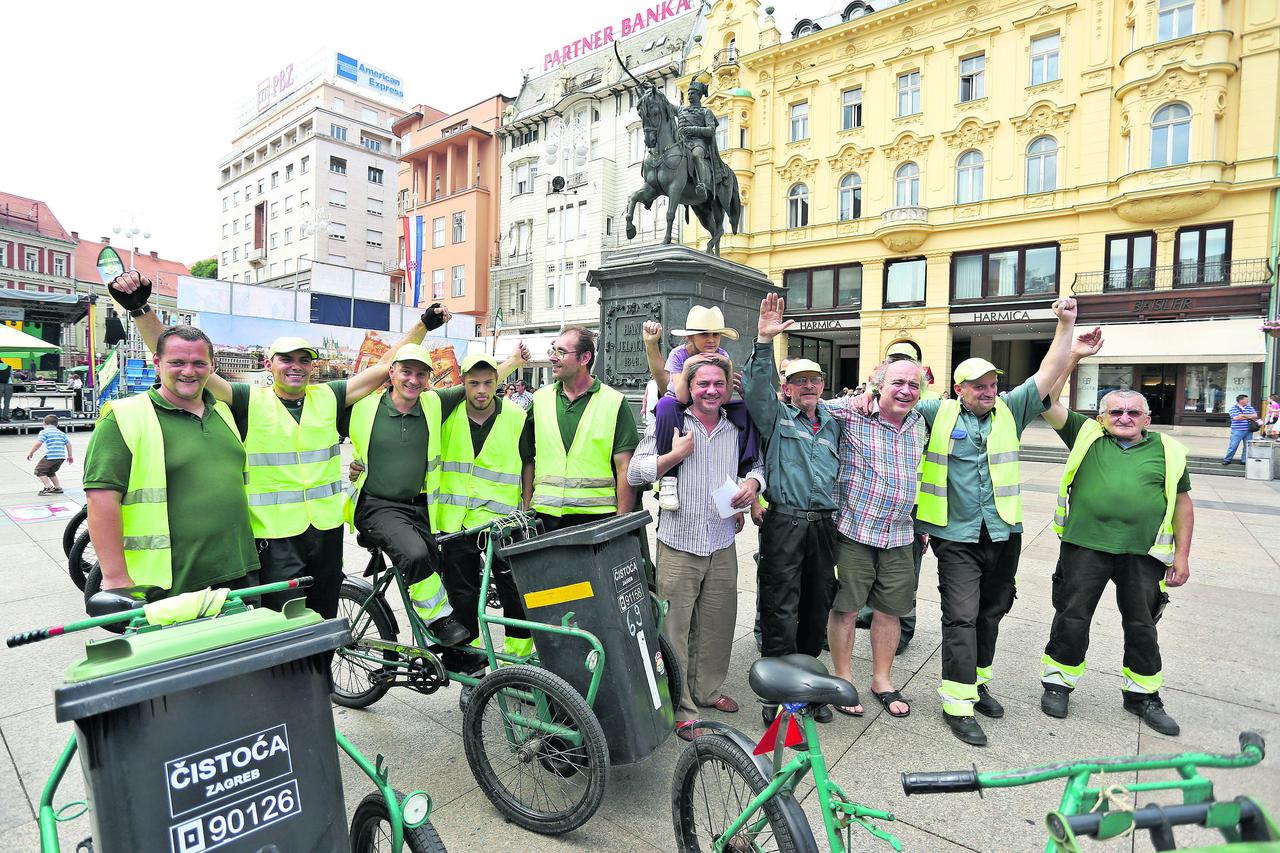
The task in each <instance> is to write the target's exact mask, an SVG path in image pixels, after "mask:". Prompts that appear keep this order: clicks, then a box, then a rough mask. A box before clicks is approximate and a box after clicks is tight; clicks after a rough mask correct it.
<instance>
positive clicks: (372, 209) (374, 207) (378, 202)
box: [364, 198, 382, 216]
mask: <svg viewBox="0 0 1280 853" xmlns="http://www.w3.org/2000/svg"><path fill="white" fill-rule="evenodd" d="M364 212H365V213H367V214H369V215H370V216H381V215H382V199H380V198H367V199H366V200H365V208H364Z"/></svg>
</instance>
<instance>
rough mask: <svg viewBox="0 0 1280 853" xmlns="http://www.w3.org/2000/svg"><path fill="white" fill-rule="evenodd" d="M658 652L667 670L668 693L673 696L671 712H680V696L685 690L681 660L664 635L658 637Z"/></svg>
mask: <svg viewBox="0 0 1280 853" xmlns="http://www.w3.org/2000/svg"><path fill="white" fill-rule="evenodd" d="M658 651H660V652H662V666H663V667H664V668H665V669H666V670H667V692H669V693H670V694H671V710H673V711H678V710H680V694H681V691H683V690H684V670H682V669H680V658H678V657H676V652H675V649H673V648H671V644H670V643H668V642H667V638H666V637H664V636H663V635H662V634H659V635H658Z"/></svg>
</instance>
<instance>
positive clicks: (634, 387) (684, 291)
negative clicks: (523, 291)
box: [588, 245, 782, 403]
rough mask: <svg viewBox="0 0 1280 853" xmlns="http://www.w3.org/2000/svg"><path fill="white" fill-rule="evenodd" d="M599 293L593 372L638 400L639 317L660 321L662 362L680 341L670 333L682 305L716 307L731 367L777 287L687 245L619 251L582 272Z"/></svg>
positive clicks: (679, 323) (745, 351) (643, 366)
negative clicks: (732, 335) (732, 334)
mask: <svg viewBox="0 0 1280 853" xmlns="http://www.w3.org/2000/svg"><path fill="white" fill-rule="evenodd" d="M588 281H590V283H591V284H592V285H593V286H594V287H596V288H598V289H599V291H600V341H599V345H598V348H597V357H598V358H599V360H600V367H599V369H598V370H596V375H597V376H599V377H600V380H601V381H602V382H604V383H605V384H607V385H612V386H613V387H614V388H617V389H618V390H619V391H621V392H623V394H625V395H626V396H627V398H628V399H629V400H631V401H632V402H633V403H638V402H639V400H640V398H641V397H642V396H643V394H644V388H645V384H646V383H647V382H648V381H649V363H648V361H647V360H646V359H645V354H644V338H643V335H642V333H641V327H642V326H643V325H644V322H645V321H646V320H657V321H658V322H659V323H661V324H662V330H663V335H662V339H663V340H662V347H661V349H662V354H663V358H665V357H666V355H667V353H669V352H671V350H672V349H674V348H675V347H678V346H683V345H684V343H685V339H684V338H682V337H676V336H674V335H672V334H671V330H672V329H682V328H684V323H685V319H686V318H687V317H688V314H689V308H690V307H692V306H694V305H705V306H707V307H713V306H718V307H719V308H720V310H721V311H723V312H724V318H725V324H726V325H728V326H729V328H731V329H735V330H736V331H737V332H738V335H739V339H738V340H736V341H733V340H729V339H728V338H727V337H723V338H721V342H720V345H721V346H722V347H723V348H724V349H725V350H726V351H727V352H728V353H729V355H730V356H731V357H732V358H733V363H734V368H735V369H739V368H740V366H741V365H742V364H743V362H745V361H746V360H747V356H748V355H750V354H751V349H752V346H753V344H754V341H755V339H756V322H757V320H758V318H759V314H760V300H761V299H763V298H764V297H765V296H766V295H768V294H769V293H781V292H782V291H781V289H780V288H778V287H777V286H776V285H774V283H773V282H771V281H769V279H768V277H767V276H765V274H764V273H762V272H760V271H759V270H757V269H754V268H752V267H748V266H744V265H742V264H738V263H734V262H733V261H726V260H724V259H722V258H718V257H714V256H712V255H708V254H706V253H705V252H700V251H698V250H696V249H692V248H690V247H688V246H680V245H670V246H663V245H656V246H640V247H637V248H634V249H623V250H621V251H619V252H616V253H614V254H613V255H611V256H610V257H609V259H608V260H607V261H605V262H604V264H603V265H602V266H601V267H600V268H599V269H596V270H592V271H591V272H590V273H589V274H588Z"/></svg>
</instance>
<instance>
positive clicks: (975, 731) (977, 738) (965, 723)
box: [942, 711, 987, 746]
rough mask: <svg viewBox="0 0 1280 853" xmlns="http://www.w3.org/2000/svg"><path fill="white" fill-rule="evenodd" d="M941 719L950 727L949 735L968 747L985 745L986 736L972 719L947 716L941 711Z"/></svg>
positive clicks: (952, 715)
mask: <svg viewBox="0 0 1280 853" xmlns="http://www.w3.org/2000/svg"><path fill="white" fill-rule="evenodd" d="M942 718H943V719H944V720H946V721H947V725H948V726H950V727H951V733H952V734H953V735H955V736H956V737H958V738H960V740H962V741H964V742H965V743H967V744H969V745H970V746H986V745H987V734H986V732H984V731H983V730H982V726H980V725H978V721H977V720H975V719H974V718H973V717H957V716H956V715H954V714H948V713H947V712H946V711H943V712H942Z"/></svg>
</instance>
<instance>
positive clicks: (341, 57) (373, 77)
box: [334, 53, 404, 103]
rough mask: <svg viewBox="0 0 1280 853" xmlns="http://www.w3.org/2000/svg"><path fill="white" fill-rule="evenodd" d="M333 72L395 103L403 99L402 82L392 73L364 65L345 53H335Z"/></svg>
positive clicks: (401, 101)
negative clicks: (335, 59)
mask: <svg viewBox="0 0 1280 853" xmlns="http://www.w3.org/2000/svg"><path fill="white" fill-rule="evenodd" d="M334 73H335V74H337V76H338V77H339V78H340V79H343V80H350V81H351V82H352V83H355V84H356V85H357V86H360V87H362V88H365V89H369V90H371V91H374V92H377V93H378V94H379V95H382V96H383V97H386V98H390V99H391V100H393V101H395V102H396V103H403V101H404V82H403V81H402V80H401V79H400V78H399V77H397V76H396V75H394V74H388V73H387V72H386V71H383V70H382V69H381V68H374V67H373V66H372V65H366V64H365V63H363V62H361V61H360V60H358V59H355V58H354V57H350V56H347V55H346V54H345V53H339V54H338V55H337V61H336V63H335V65H334Z"/></svg>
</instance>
